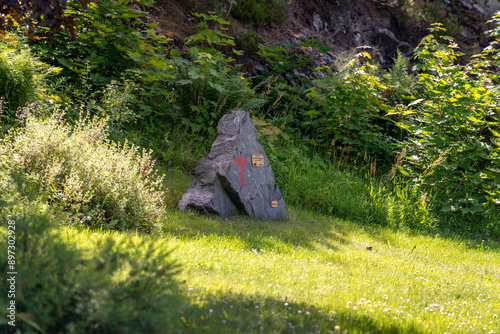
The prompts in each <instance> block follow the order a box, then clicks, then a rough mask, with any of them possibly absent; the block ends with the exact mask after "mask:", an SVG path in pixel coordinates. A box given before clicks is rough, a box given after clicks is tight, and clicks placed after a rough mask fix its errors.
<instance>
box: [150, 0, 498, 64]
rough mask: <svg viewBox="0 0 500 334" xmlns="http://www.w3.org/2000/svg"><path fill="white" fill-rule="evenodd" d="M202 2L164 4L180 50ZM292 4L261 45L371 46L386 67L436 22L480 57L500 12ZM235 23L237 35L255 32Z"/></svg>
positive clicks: (317, 0) (485, 1)
mask: <svg viewBox="0 0 500 334" xmlns="http://www.w3.org/2000/svg"><path fill="white" fill-rule="evenodd" d="M202 2H203V1H202ZM202 2H190V1H189V0H186V1H184V2H182V3H181V4H179V2H178V1H170V0H163V1H162V0H160V1H159V2H158V5H157V7H158V8H157V14H158V13H160V14H161V15H160V16H161V18H160V19H159V22H160V26H162V28H163V31H164V32H165V34H167V35H169V36H171V37H173V38H174V39H175V40H176V41H177V45H180V44H181V42H182V39H183V38H185V37H187V36H188V35H189V34H190V33H192V32H193V31H194V30H193V29H194V20H193V19H192V16H190V14H189V12H190V11H200V10H208V9H211V7H210V6H209V5H206V6H204V7H203V6H201V5H200V4H201V3H202ZM210 3H211V4H212V5H214V6H212V7H213V8H212V9H217V8H219V9H220V8H225V10H226V12H227V10H229V9H230V6H229V5H230V3H231V1H211V2H210ZM286 3H287V5H286V10H287V13H288V19H287V21H286V22H285V23H284V24H281V25H276V26H273V27H263V28H259V29H258V30H257V31H256V32H257V34H258V35H259V36H260V37H261V38H262V40H261V43H263V44H278V43H281V42H283V41H287V40H290V41H295V40H300V38H301V37H305V36H311V35H312V36H314V37H315V38H317V39H321V40H323V41H324V42H325V43H326V44H327V45H329V46H330V47H332V49H333V50H334V51H336V52H340V51H344V50H348V49H351V48H355V47H357V46H361V45H367V46H370V47H372V48H373V52H372V54H373V55H374V57H375V59H376V60H377V61H379V62H380V63H381V64H382V65H384V64H390V62H391V59H392V58H394V57H395V55H396V52H397V49H399V50H400V51H401V52H402V53H403V54H405V55H407V56H411V54H412V51H413V49H414V48H415V47H416V46H417V45H418V43H419V42H420V40H421V39H422V37H423V36H425V35H426V34H427V30H426V29H427V28H428V27H429V26H430V24H431V23H433V22H440V23H442V24H443V25H444V27H445V28H446V29H447V31H448V34H449V35H451V36H453V37H454V38H455V39H456V41H457V42H458V44H459V45H460V47H461V50H462V52H465V53H474V52H478V51H479V50H480V49H481V48H482V47H484V46H486V45H487V43H488V40H487V38H486V36H485V35H484V32H485V31H486V30H488V26H487V24H486V21H487V20H489V19H490V18H491V17H492V16H493V14H494V13H495V12H496V11H498V10H500V1H498V0H434V1H433V0H286ZM224 6H225V7H224ZM229 14H230V12H229ZM229 17H230V15H229ZM235 22H236V24H235V25H234V26H235V28H234V30H233V33H235V34H236V35H238V34H244V33H246V32H248V31H249V29H251V28H250V27H248V26H247V25H246V24H244V23H239V22H237V21H235Z"/></svg>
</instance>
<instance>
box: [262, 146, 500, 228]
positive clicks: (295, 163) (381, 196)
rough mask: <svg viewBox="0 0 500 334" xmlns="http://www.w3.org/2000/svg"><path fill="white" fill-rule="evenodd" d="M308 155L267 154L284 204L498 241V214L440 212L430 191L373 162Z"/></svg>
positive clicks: (298, 151) (303, 151) (295, 151)
mask: <svg viewBox="0 0 500 334" xmlns="http://www.w3.org/2000/svg"><path fill="white" fill-rule="evenodd" d="M306 151H307V149H306V148H304V147H302V148H297V147H289V148H288V149H282V150H280V151H279V153H277V152H271V153H270V156H271V160H274V163H273V169H274V172H275V176H276V179H277V182H278V184H279V186H280V189H281V191H282V193H283V197H284V198H285V201H286V203H287V205H291V206H294V207H297V208H301V209H306V210H312V211H317V212H321V213H323V214H331V215H334V216H336V217H339V218H343V219H349V220H353V221H356V222H359V223H362V224H374V225H379V226H388V227H392V228H395V229H403V230H408V231H410V230H411V231H414V232H425V233H431V234H435V233H451V234H459V235H469V236H473V237H474V238H499V237H500V212H498V211H495V210H491V211H488V212H486V213H485V214H481V215H468V216H467V215H462V214H458V213H450V212H441V211H439V210H438V209H437V208H439V207H440V205H439V204H440V203H438V202H436V199H435V197H434V194H433V190H432V189H428V188H422V187H418V186H415V185H414V184H413V183H412V182H411V180H407V179H405V178H403V177H394V173H391V172H389V173H388V174H385V175H377V171H376V169H375V167H374V164H373V163H372V164H370V165H369V164H366V165H365V166H358V167H354V166H349V165H345V164H343V163H342V162H339V161H337V162H335V163H334V162H331V161H329V160H327V159H324V158H323V157H322V156H321V155H320V154H319V153H313V154H312V155H311V154H308V153H306ZM275 153H276V154H275ZM394 168H395V169H397V162H396V163H395V166H394ZM464 191H466V189H465V190H464Z"/></svg>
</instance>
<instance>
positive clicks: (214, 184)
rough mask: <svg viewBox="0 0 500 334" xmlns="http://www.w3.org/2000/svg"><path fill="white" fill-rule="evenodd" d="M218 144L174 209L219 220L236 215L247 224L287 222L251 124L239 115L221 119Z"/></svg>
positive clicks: (243, 114)
mask: <svg viewBox="0 0 500 334" xmlns="http://www.w3.org/2000/svg"><path fill="white" fill-rule="evenodd" d="M217 131H218V134H217V138H216V139H215V142H214V143H213V145H212V149H211V150H210V153H208V154H207V155H206V156H205V157H204V158H203V159H202V160H200V162H198V164H197V165H196V167H195V176H194V179H193V180H192V181H191V184H190V185H189V187H188V189H187V190H186V193H185V194H184V195H183V196H182V199H181V200H180V202H179V204H178V205H177V207H178V208H179V209H180V210H187V209H194V210H197V211H201V212H205V213H207V214H219V215H220V216H222V217H227V216H231V215H234V214H237V213H238V212H243V213H247V214H248V215H250V216H251V217H252V218H260V219H279V218H288V217H289V216H288V212H287V210H286V206H285V201H284V200H283V197H282V196H281V193H280V190H279V187H278V185H277V184H276V181H275V180H274V173H273V170H272V168H271V165H270V163H269V160H268V159H267V156H266V153H265V152H264V149H263V148H262V146H261V145H260V144H259V135H258V134H257V131H256V130H255V126H254V125H253V122H252V119H251V118H250V115H249V114H248V112H246V111H244V110H233V111H231V112H229V113H227V114H226V115H224V116H223V117H222V118H221V120H220V121H219V125H218V127H217Z"/></svg>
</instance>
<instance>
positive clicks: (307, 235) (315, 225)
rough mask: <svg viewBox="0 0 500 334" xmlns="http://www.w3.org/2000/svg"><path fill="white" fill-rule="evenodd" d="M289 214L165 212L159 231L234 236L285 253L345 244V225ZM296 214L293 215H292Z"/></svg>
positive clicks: (189, 235) (193, 235) (188, 235)
mask: <svg viewBox="0 0 500 334" xmlns="http://www.w3.org/2000/svg"><path fill="white" fill-rule="evenodd" d="M291 212H293V214H292V218H291V219H290V220H277V221H262V220H255V219H251V218H250V217H248V216H233V217H228V218H221V217H217V216H213V217H205V216H202V215H200V214H198V213H195V212H179V211H176V209H172V210H170V211H169V215H168V218H167V220H166V221H165V223H164V225H163V227H162V230H163V232H167V233H169V234H172V235H175V236H178V237H182V238H197V237H199V236H200V235H204V236H217V237H220V236H224V237H236V238H238V239H240V240H241V241H242V242H244V243H245V245H247V246H248V247H250V248H255V249H269V250H271V249H274V250H275V251H285V249H283V248H284V247H286V246H292V247H302V248H305V249H309V250H315V249H317V248H318V247H321V246H322V247H327V248H329V249H333V250H338V248H339V245H344V244H348V243H349V239H348V230H349V229H348V225H347V224H345V226H344V227H345V228H342V225H343V222H342V221H338V220H335V219H332V218H329V217H321V216H317V215H314V214H312V213H308V212H304V211H300V212H297V213H296V212H295V211H291ZM295 213H296V214H295Z"/></svg>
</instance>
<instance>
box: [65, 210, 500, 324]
mask: <svg viewBox="0 0 500 334" xmlns="http://www.w3.org/2000/svg"><path fill="white" fill-rule="evenodd" d="M290 215H291V217H292V218H291V220H290V221H278V222H264V221H256V220H251V219H248V218H247V217H233V218H231V219H222V218H206V217H200V216H198V215H195V214H193V213H180V212H176V211H174V210H173V209H172V210H171V211H170V212H169V215H168V219H167V221H166V222H165V225H164V226H163V228H162V232H161V240H157V241H156V242H161V243H163V244H164V245H165V247H168V248H171V249H174V252H173V255H172V257H173V258H174V259H176V260H177V263H179V264H180V265H181V268H183V269H182V272H181V273H180V274H179V275H178V277H177V278H178V280H179V281H180V287H181V291H180V293H181V294H182V295H183V302H182V305H181V306H179V307H180V308H179V310H176V312H179V313H178V316H177V319H178V324H177V328H178V331H179V332H183V333H185V332H192V333H198V332H201V331H203V332H207V333H233V332H237V331H239V332H245V333H252V332H256V333H258V332H264V333H273V331H274V330H275V331H276V332H278V333H280V332H281V333H290V332H297V333H309V332H313V333H316V332H317V331H319V332H320V333H331V332H336V330H335V327H336V326H339V327H340V332H342V331H344V330H346V329H347V330H348V333H366V332H370V333H444V332H450V333H457V332H458V333H460V332H467V331H468V330H474V332H480V333H490V332H496V333H498V331H499V328H500V320H499V319H498V318H496V316H495V314H496V315H500V303H499V302H498V301H499V300H500V291H499V289H498V286H499V285H500V254H499V245H498V244H495V243H486V242H484V243H481V242H479V243H475V242H472V241H471V240H460V239H457V238H455V239H449V238H448V239H447V238H443V237H440V236H419V235H413V236H412V235H408V234H406V233H403V232H395V231H393V230H389V229H384V228H380V227H378V228H372V227H367V226H359V225H357V224H356V223H352V222H349V221H346V220H339V219H335V218H331V217H328V216H324V215H318V214H315V213H311V212H306V211H301V210H295V209H293V208H290ZM64 233H65V235H66V236H67V237H68V238H71V239H72V240H73V242H75V243H77V244H78V245H79V247H90V248H91V247H93V245H95V243H96V242H97V240H99V239H100V238H104V235H107V234H108V233H95V232H92V231H88V230H87V231H80V232H78V231H76V230H71V229H69V228H65V229H64ZM111 235H112V236H113V237H114V238H116V239H123V238H131V237H132V238H134V239H136V238H143V239H149V238H157V237H158V236H140V235H137V234H135V235H133V236H132V234H131V233H129V232H127V233H123V232H122V233H118V232H112V233H111ZM367 247H372V250H371V251H370V250H367ZM174 327H175V326H174ZM261 327H262V330H261ZM292 327H293V328H294V330H293V331H292Z"/></svg>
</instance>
